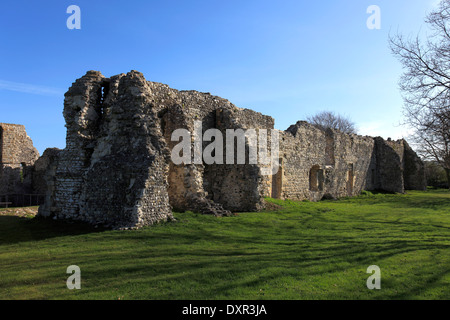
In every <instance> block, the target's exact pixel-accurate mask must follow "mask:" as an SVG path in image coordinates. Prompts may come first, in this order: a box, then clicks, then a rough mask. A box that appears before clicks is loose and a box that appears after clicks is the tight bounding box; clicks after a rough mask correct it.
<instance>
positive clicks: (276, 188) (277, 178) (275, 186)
mask: <svg viewBox="0 0 450 320" xmlns="http://www.w3.org/2000/svg"><path fill="white" fill-rule="evenodd" d="M278 161H279V162H278V165H279V168H278V172H277V173H276V174H274V175H272V198H274V199H281V191H282V188H283V158H280V159H279V160H278Z"/></svg>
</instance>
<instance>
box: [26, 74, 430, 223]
mask: <svg viewBox="0 0 450 320" xmlns="http://www.w3.org/2000/svg"><path fill="white" fill-rule="evenodd" d="M63 114H64V118H65V120H66V127H67V140H66V148H65V149H64V150H59V149H47V150H46V151H45V152H44V154H43V156H42V157H41V158H40V159H39V160H38V161H37V162H36V164H35V167H36V168H35V174H34V177H35V178H36V180H37V181H39V182H36V183H35V184H36V185H39V188H41V189H43V190H45V203H44V204H43V205H41V206H40V208H39V215H40V216H43V217H53V218H55V219H73V220H81V221H85V222H89V223H91V224H95V225H105V226H109V227H113V228H136V227H141V226H145V225H151V224H153V223H156V222H159V221H166V220H170V219H172V218H173V216H172V210H175V211H187V210H190V211H194V212H200V213H204V214H214V215H217V216H223V215H230V214H231V213H232V212H246V211H258V210H262V209H264V198H265V197H273V198H278V199H292V200H305V199H308V200H312V201H318V200H321V199H335V198H340V197H347V196H355V195H358V194H360V193H361V191H362V190H384V191H388V192H398V193H403V192H404V191H405V189H417V190H424V189H425V188H426V180H425V173H424V165H423V163H422V161H421V160H420V158H419V157H418V156H417V155H416V153H415V152H414V151H413V150H412V149H411V148H410V147H409V145H408V144H407V142H406V141H405V140H398V141H391V140H390V139H389V140H387V141H386V140H384V139H382V138H380V137H376V138H373V137H368V136H359V135H356V134H344V133H342V132H340V131H337V130H332V129H327V130H321V129H319V128H317V127H315V126H313V125H311V124H309V123H307V122H303V121H299V122H297V123H296V124H294V125H292V126H290V127H289V128H288V129H287V130H286V131H279V130H275V129H274V120H273V118H271V117H269V116H265V115H263V114H261V113H258V112H255V111H252V110H249V109H241V108H238V107H236V106H234V105H233V104H232V103H230V102H229V101H228V100H225V99H222V98H220V97H217V96H213V95H211V94H209V93H200V92H197V91H178V90H175V89H171V88H170V87H168V86H167V85H164V84H161V83H156V82H151V81H147V80H146V79H145V78H144V76H143V75H142V74H141V73H139V72H137V71H131V72H129V73H127V74H119V75H116V76H113V77H110V78H106V77H104V76H103V75H102V74H101V73H100V72H98V71H89V72H87V74H86V75H85V76H83V77H82V78H80V79H78V80H76V82H75V83H74V84H73V85H72V87H71V88H70V89H69V90H68V92H67V93H66V94H65V100H64V112H63ZM199 122H201V128H202V132H203V133H204V132H206V131H207V130H208V129H212V128H214V129H218V130H220V131H221V132H224V136H225V131H226V130H227V129H235V130H237V129H243V130H247V129H255V130H256V131H258V132H260V131H262V130H261V129H266V130H268V131H270V130H275V131H276V132H277V133H278V136H279V154H278V157H279V158H278V163H279V164H278V167H277V169H278V170H276V173H275V174H273V175H267V174H263V173H262V172H263V170H264V169H267V168H265V167H267V166H266V165H260V164H251V163H248V162H246V163H244V164H217V163H212V164H207V163H205V162H201V163H191V164H178V165H177V164H175V163H174V162H173V161H171V152H172V149H173V148H174V146H175V145H176V144H178V141H172V138H171V137H172V133H173V132H174V130H176V129H186V130H188V131H189V132H194V131H195V130H196V129H195V123H199ZM269 140H270V139H269ZM208 143H209V142H207V143H205V142H203V145H202V146H201V147H202V148H203V149H204V148H205V147H206V146H207V145H208ZM245 150H246V151H245V152H246V153H247V154H246V156H247V158H248V157H249V150H250V142H249V141H247V140H246V141H245ZM268 151H269V152H271V144H270V142H268Z"/></svg>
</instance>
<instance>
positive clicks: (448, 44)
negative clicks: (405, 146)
mask: <svg viewBox="0 0 450 320" xmlns="http://www.w3.org/2000/svg"><path fill="white" fill-rule="evenodd" d="M425 22H426V24H427V25H428V26H429V27H430V29H431V32H432V33H431V34H430V35H429V36H427V37H426V39H425V40H423V39H422V38H421V37H420V35H417V36H416V37H415V38H408V39H405V37H404V36H402V35H398V34H397V35H395V36H391V37H390V39H389V43H390V48H391V51H392V53H393V54H394V55H395V56H396V57H397V58H398V59H399V61H400V62H401V64H402V66H403V69H404V73H403V75H402V76H401V78H400V82H399V86H400V90H401V91H402V93H403V100H404V103H405V104H404V116H405V122H406V124H407V125H409V126H410V127H411V128H412V129H414V132H415V133H414V134H413V136H412V138H413V142H415V144H416V146H417V151H418V152H419V153H420V154H421V155H422V157H423V158H424V159H433V160H435V161H437V163H439V165H441V166H442V167H443V168H444V169H445V172H446V176H447V180H448V181H449V182H450V0H442V1H441V2H440V4H439V6H438V8H437V9H435V10H434V11H432V12H431V13H430V14H428V16H427V17H426V19H425Z"/></svg>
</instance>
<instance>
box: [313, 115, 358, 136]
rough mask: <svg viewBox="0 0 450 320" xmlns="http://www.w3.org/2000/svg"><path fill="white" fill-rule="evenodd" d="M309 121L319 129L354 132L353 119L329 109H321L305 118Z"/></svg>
mask: <svg viewBox="0 0 450 320" xmlns="http://www.w3.org/2000/svg"><path fill="white" fill-rule="evenodd" d="M306 120H307V121H308V122H309V123H311V124H313V125H315V126H316V127H318V128H321V129H324V130H325V129H328V128H331V129H337V130H340V131H342V132H344V133H356V127H355V124H354V123H353V121H351V120H350V119H348V118H345V117H343V116H340V115H336V114H335V113H334V112H331V111H321V112H319V113H317V114H316V115H314V116H310V117H308V118H307V119H306Z"/></svg>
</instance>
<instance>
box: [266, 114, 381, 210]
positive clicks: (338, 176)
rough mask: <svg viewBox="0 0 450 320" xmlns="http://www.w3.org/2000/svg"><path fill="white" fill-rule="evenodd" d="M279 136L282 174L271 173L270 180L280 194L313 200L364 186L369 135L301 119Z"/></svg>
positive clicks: (371, 144)
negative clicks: (337, 129)
mask: <svg viewBox="0 0 450 320" xmlns="http://www.w3.org/2000/svg"><path fill="white" fill-rule="evenodd" d="M281 137H282V138H281V142H280V144H281V150H280V153H281V154H282V155H283V157H282V165H281V167H282V177H281V178H280V177H274V179H275V181H276V182H275V183H274V184H273V185H275V186H276V187H278V188H281V192H278V193H279V197H280V198H282V199H296V200H304V199H308V200H313V201H317V200H320V199H322V198H338V197H344V196H354V195H357V194H359V193H360V192H361V191H362V190H363V189H364V188H365V187H366V179H367V172H368V170H369V166H370V163H371V155H372V150H373V147H374V141H373V139H372V138H370V137H362V136H358V135H347V134H343V133H341V132H339V131H336V130H331V129H328V130H321V129H319V128H317V127H315V126H313V125H311V124H309V123H307V122H301V121H300V122H297V123H296V124H295V125H293V126H291V127H290V128H288V130H286V131H285V132H281ZM280 179H281V186H280V183H279V180H280ZM273 189H274V187H273V188H272V196H274V195H275V193H274V190H273Z"/></svg>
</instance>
